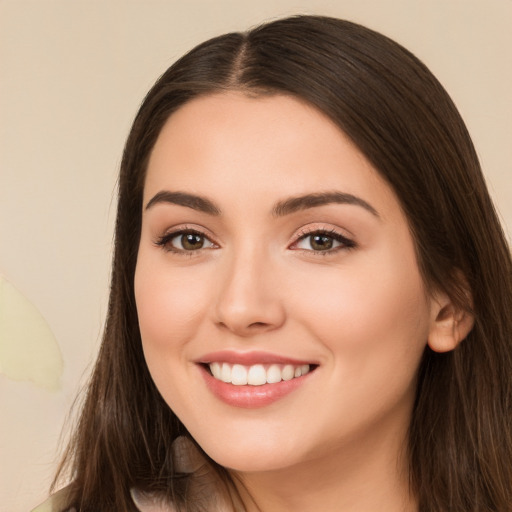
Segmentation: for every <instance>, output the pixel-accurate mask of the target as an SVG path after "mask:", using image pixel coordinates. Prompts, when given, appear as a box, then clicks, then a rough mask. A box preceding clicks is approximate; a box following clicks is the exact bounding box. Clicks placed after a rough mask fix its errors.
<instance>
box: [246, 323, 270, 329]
mask: <svg viewBox="0 0 512 512" xmlns="http://www.w3.org/2000/svg"><path fill="white" fill-rule="evenodd" d="M267 325H268V324H266V323H265V322H253V323H252V324H250V325H249V327H256V328H258V327H266V326H267Z"/></svg>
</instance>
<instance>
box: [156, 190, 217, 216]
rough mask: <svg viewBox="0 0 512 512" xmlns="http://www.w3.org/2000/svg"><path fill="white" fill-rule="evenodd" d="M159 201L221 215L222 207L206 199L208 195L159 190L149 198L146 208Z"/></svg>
mask: <svg viewBox="0 0 512 512" xmlns="http://www.w3.org/2000/svg"><path fill="white" fill-rule="evenodd" d="M158 203H171V204H177V205H179V206H187V207H188V208H192V209H193V210H197V211H200V212H203V213H207V214H209V215H220V208H218V207H217V206H216V205H215V203H213V202H212V201H210V200H209V199H206V197H201V196H197V195H195V194H187V193H186V192H169V191H167V190H163V191H161V192H158V193H157V194H156V195H154V196H153V197H152V198H151V199H150V200H149V202H148V204H147V205H146V210H148V209H149V208H151V207H152V206H154V205H155V204H158Z"/></svg>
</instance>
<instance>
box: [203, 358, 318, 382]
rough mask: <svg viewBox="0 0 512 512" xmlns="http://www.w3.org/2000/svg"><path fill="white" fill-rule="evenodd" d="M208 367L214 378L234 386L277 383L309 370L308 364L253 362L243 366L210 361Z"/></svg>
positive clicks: (301, 374)
mask: <svg viewBox="0 0 512 512" xmlns="http://www.w3.org/2000/svg"><path fill="white" fill-rule="evenodd" d="M208 368H209V369H210V372H211V375H212V376H213V377H214V378H215V379H217V380H219V381H222V382H225V383H228V384H233V385H234V386H245V385H249V386H263V385H264V384H277V383H279V382H281V381H289V380H292V379H296V378H298V377H302V376H303V375H307V374H308V373H309V371H310V365H309V364H301V365H292V364H271V365H263V364H254V365H251V366H245V365H242V364H230V363H226V362H224V363H220V362H214V363H210V364H209V365H208Z"/></svg>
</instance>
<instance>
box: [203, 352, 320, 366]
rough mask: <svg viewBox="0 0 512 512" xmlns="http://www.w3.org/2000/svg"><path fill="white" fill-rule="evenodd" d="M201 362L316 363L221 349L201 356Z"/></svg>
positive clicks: (270, 354) (243, 363)
mask: <svg viewBox="0 0 512 512" xmlns="http://www.w3.org/2000/svg"><path fill="white" fill-rule="evenodd" d="M196 362H197V363H200V364H208V363H214V362H218V363H231V364H241V365H244V366H251V365H254V364H292V365H294V366H299V365H303V364H315V363H314V362H313V361H307V360H301V359H295V358H293V357H288V356H283V355H279V354H272V353H270V352H261V351H251V352H237V351H234V350H219V351H217V352H210V353H208V354H205V355H203V356H201V357H200V358H199V359H198V360H197V361H196Z"/></svg>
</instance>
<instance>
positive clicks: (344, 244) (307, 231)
mask: <svg viewBox="0 0 512 512" xmlns="http://www.w3.org/2000/svg"><path fill="white" fill-rule="evenodd" d="M341 231H342V230H341V229H340V228H335V227H333V226H332V225H331V226H326V225H325V224H324V225H314V226H311V225H308V226H304V227H302V228H300V230H299V231H298V233H297V234H296V235H295V236H294V239H293V241H292V243H291V244H290V245H289V248H291V249H292V250H296V251H304V252H307V253H311V254H321V255H324V256H325V255H328V254H333V253H335V252H337V251H339V250H348V249H353V248H355V247H356V246H357V244H356V242H355V241H354V239H353V238H352V236H351V237H350V238H349V237H348V236H346V235H344V234H343V233H342V232H341ZM316 234H321V235H325V236H328V237H331V238H333V239H334V240H336V241H338V242H340V244H341V245H339V246H337V247H334V248H332V249H327V250H325V251H318V250H315V249H302V248H295V249H293V246H295V245H297V244H298V243H299V242H300V241H302V240H304V239H305V238H307V237H309V236H313V235H316Z"/></svg>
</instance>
